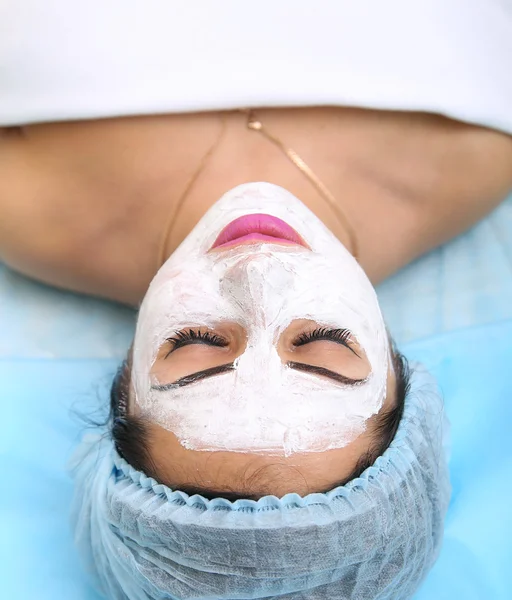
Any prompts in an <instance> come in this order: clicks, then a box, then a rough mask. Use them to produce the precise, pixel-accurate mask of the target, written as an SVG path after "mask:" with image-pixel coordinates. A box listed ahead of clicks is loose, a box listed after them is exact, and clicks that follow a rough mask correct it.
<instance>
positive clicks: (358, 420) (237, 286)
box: [131, 183, 390, 462]
mask: <svg viewBox="0 0 512 600" xmlns="http://www.w3.org/2000/svg"><path fill="white" fill-rule="evenodd" d="M251 215H252V216H251ZM133 351H134V354H133V369H132V385H133V391H134V402H133V403H132V407H131V410H132V412H134V413H136V414H138V415H139V416H143V417H145V418H146V419H147V420H149V421H150V422H151V423H153V424H154V425H155V427H156V428H157V429H156V430H157V431H158V432H159V433H158V435H155V436H154V439H157V438H158V437H159V436H160V437H161V436H162V435H165V432H168V433H169V434H170V438H172V440H173V441H174V442H176V441H177V442H179V444H180V445H181V447H182V448H181V450H180V452H183V451H184V449H185V450H189V451H191V452H192V453H193V454H194V455H197V453H201V452H203V453H212V452H213V453H215V452H223V453H225V452H229V453H237V454H250V455H260V456H262V457H264V456H266V457H269V456H272V457H290V456H292V455H293V454H300V455H301V456H305V455H308V454H311V453H325V452H326V451H330V450H333V449H342V448H347V447H349V446H354V442H355V441H356V440H357V438H359V437H360V436H361V435H362V434H364V432H365V431H366V430H367V427H368V423H369V421H370V420H371V419H372V417H373V416H374V415H376V414H377V413H378V412H379V410H380V409H381V408H382V406H383V404H384V402H385V400H386V387H387V385H389V380H388V375H389V372H388V369H389V364H390V361H389V354H390V349H389V341H388V336H387V332H386V329H385V326H384V323H383V320H382V316H381V313H380V310H379V306H378V302H377V298H376V294H375V292H374V289H373V287H372V285H371V284H370V282H369V281H368V279H367V277H366V275H365V274H364V272H363V271H362V269H361V268H360V267H359V265H358V264H357V262H356V261H355V260H354V259H353V257H352V256H351V255H350V253H349V252H348V251H347V250H346V248H345V247H344V246H343V245H342V244H341V243H340V242H339V241H338V240H337V239H336V238H335V237H334V236H333V235H332V234H331V232H330V231H329V230H328V229H326V227H325V226H324V225H323V224H322V222H321V221H319V220H318V219H317V218H316V217H315V216H314V215H313V214H312V213H311V212H310V211H309V210H308V209H307V208H306V207H305V206H304V205H303V204H302V203H301V202H300V201H299V200H297V199H296V198H295V197H294V196H292V195H291V194H289V193H288V192H286V191H285V190H284V189H282V188H279V187H277V186H274V185H271V184H266V183H252V184H246V185H243V186H239V187H237V188H235V189H233V190H231V191H229V192H228V193H226V194H225V195H224V196H223V197H222V198H221V199H220V200H219V201H218V202H217V203H216V204H215V205H214V206H213V207H212V208H211V209H210V210H209V211H208V212H207V213H206V215H205V216H204V217H203V218H202V219H201V221H200V222H199V223H198V224H197V226H196V227H195V228H194V230H193V231H192V232H191V234H190V235H189V236H188V237H187V238H186V239H185V241H184V242H183V243H182V245H181V246H180V247H179V248H178V249H177V250H176V252H175V253H174V254H173V255H172V256H171V257H170V258H169V260H168V261H167V262H166V263H165V264H164V265H163V267H162V268H161V269H160V271H159V272H158V273H157V275H156V276H155V278H154V279H153V281H152V283H151V285H150V287H149V290H148V292H147V294H146V296H145V298H144V301H143V303H142V306H141V309H140V315H139V319H138V324H137V331H136V336H135V341H134V349H133ZM168 437H169V436H168ZM160 462H161V461H160Z"/></svg>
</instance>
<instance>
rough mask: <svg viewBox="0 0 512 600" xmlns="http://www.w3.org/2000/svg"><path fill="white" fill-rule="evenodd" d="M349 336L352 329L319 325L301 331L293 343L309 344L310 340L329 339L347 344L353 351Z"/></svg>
mask: <svg viewBox="0 0 512 600" xmlns="http://www.w3.org/2000/svg"><path fill="white" fill-rule="evenodd" d="M349 338H350V331H349V330H348V329H328V328H327V327H319V328H318V329H314V330H313V331H309V332H307V333H301V334H300V335H299V337H298V338H297V339H296V340H295V341H294V342H293V345H294V346H304V345H305V344H309V342H316V341H318V340H328V341H330V342H336V343H338V344H341V345H342V346H346V347H347V348H348V349H349V350H352V351H353V349H352V347H351V346H350V345H349V344H348V340H349Z"/></svg>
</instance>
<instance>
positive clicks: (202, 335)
mask: <svg viewBox="0 0 512 600" xmlns="http://www.w3.org/2000/svg"><path fill="white" fill-rule="evenodd" d="M166 341H167V342H169V343H170V344H171V349H170V350H169V352H167V354H166V355H165V357H164V358H167V357H168V356H169V355H170V354H172V353H173V352H175V351H176V350H178V348H183V347H184V346H190V345H191V344H204V345H207V346H217V347H218V348H225V347H226V346H227V345H228V342H227V340H225V339H224V338H223V337H221V336H220V335H217V334H216V333H211V332H210V331H200V330H195V329H188V330H187V329H185V330H183V331H178V332H176V333H175V335H174V336H172V337H169V338H167V339H166Z"/></svg>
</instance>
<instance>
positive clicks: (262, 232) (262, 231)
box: [211, 213, 308, 250]
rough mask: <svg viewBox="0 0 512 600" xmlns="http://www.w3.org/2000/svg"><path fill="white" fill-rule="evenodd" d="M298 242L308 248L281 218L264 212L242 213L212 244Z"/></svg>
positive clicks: (220, 245)
mask: <svg viewBox="0 0 512 600" xmlns="http://www.w3.org/2000/svg"><path fill="white" fill-rule="evenodd" d="M257 242H266V243H285V244H298V245H299V246H304V247H305V248H308V245H307V244H306V242H305V241H304V240H303V239H302V238H301V237H300V235H299V234H298V233H297V232H296V231H295V229H293V228H292V227H290V226H289V225H288V223H285V222H284V221H282V220H281V219H279V218H277V217H272V216H271V215H265V214H259V213H258V214H253V215H244V216H243V217H239V218H238V219H235V220H234V221H231V223H230V224H229V225H227V226H226V227H224V229H223V230H222V231H221V232H220V234H219V236H218V237H217V239H216V240H215V242H214V243H213V246H212V248H211V249H212V250H213V249H214V248H220V247H222V246H235V245H238V244H243V243H257Z"/></svg>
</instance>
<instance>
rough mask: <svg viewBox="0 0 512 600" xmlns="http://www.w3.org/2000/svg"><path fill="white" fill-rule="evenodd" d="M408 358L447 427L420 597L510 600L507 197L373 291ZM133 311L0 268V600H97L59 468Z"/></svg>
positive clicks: (96, 399) (93, 410)
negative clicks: (430, 386)
mask: <svg viewBox="0 0 512 600" xmlns="http://www.w3.org/2000/svg"><path fill="white" fill-rule="evenodd" d="M379 293H380V297H381V300H382V305H383V309H384V313H385V315H386V317H387V320H388V323H389V324H390V329H391V332H392V333H393V335H394V336H395V337H396V338H397V339H398V341H399V343H400V345H401V348H402V350H403V351H404V352H405V354H406V355H407V356H408V357H409V358H411V359H416V360H420V361H421V362H423V363H424V364H425V365H426V366H427V367H428V368H429V369H431V370H432V372H433V373H434V375H435V376H436V377H437V378H438V381H439V383H440V386H441V389H442V390H443V392H444V395H445V399H446V407H447V412H448V415H449V417H450V420H451V423H452V456H451V461H450V470H451V475H452V483H453V489H454V491H453V497H452V502H451V505H450V509H449V512H448V518H447V522H446V534H445V541H444V546H443V550H442V552H441V557H440V559H439V561H438V563H437V564H436V566H435V567H434V569H433V570H432V572H431V573H430V575H429V577H428V579H427V581H426V582H425V584H424V585H423V586H422V588H421V589H420V591H419V592H418V594H417V597H416V600H459V599H462V598H464V600H510V599H512V582H511V581H510V566H511V565H512V509H511V506H512V504H511V500H510V498H512V451H511V450H510V441H509V440H510V432H511V430H512V425H511V423H512V402H511V398H512V380H511V378H510V375H509V373H510V367H511V365H512V343H511V339H512V199H510V200H509V201H508V202H507V203H505V204H503V205H502V206H501V207H500V208H499V209H498V210H497V211H495V213H494V214H493V215H491V216H490V217H488V218H487V219H486V220H485V221H484V222H482V223H481V224H479V225H478V226H477V227H476V228H474V229H473V230H472V231H470V232H468V233H467V234H465V235H464V236H462V237H460V238H458V239H457V240H455V241H454V242H452V243H450V244H448V245H447V246H445V247H443V248H441V249H439V250H437V251H435V252H433V253H431V254H429V255H428V256H426V257H424V258H423V259H420V260H419V261H416V263H414V264H413V265H411V266H410V267H408V268H407V269H404V270H403V271H402V272H401V273H399V274H398V275H396V276H395V277H393V278H392V279H390V280H389V281H388V282H386V283H385V284H384V285H383V286H381V288H380V290H379ZM133 323H134V314H133V312H132V311H130V310H129V309H126V308H122V307H118V306H116V305H113V304H109V303H104V302H100V301H98V300H94V299H87V298H80V297H77V296H74V295H73V294H68V293H64V292H60V291H58V290H53V289H51V288H47V287H46V286H42V285H39V284H36V283H33V282H30V281H28V280H26V279H24V278H22V277H20V276H18V275H15V274H13V273H11V272H9V271H8V270H6V269H4V268H1V267H0V381H1V384H2V386H1V390H2V391H1V403H2V425H3V427H2V435H1V436H0V463H1V464H0V467H1V473H2V474H3V480H2V485H1V488H0V489H1V493H0V531H1V538H0V539H1V542H2V543H1V545H0V558H1V560H0V581H1V582H2V583H1V586H0V589H1V593H0V597H1V598H2V600H3V599H4V598H5V599H6V600H29V599H30V600H32V599H37V600H50V599H51V600H61V599H62V600H70V599H72V600H97V598H98V596H97V595H96V594H95V592H94V591H93V590H92V589H91V587H90V584H89V582H88V578H87V576H86V575H85V574H84V573H83V571H82V568H81V566H80V564H79V561H78V556H77V554H76V552H75V550H74V547H73V541H72V539H71V533H70V529H69V526H68V512H69V504H70V499H71V491H72V488H71V481H70V479H69V478H68V475H67V473H66V470H65V466H66V463H67V460H68V458H69V456H70V454H71V452H72V449H73V448H74V447H75V445H76V443H77V441H78V439H79V437H80V436H81V434H82V433H83V431H84V428H85V425H84V422H83V421H82V420H81V418H80V416H79V415H80V414H82V415H86V416H89V417H92V418H95V417H98V418H100V417H101V412H102V411H101V410H100V409H99V407H101V406H105V404H106V403H107V396H108V388H109V386H110V382H111V378H112V376H113V373H114V371H115V369H116V367H117V365H118V363H119V361H120V359H121V357H122V355H123V353H124V352H125V350H126V348H127V347H128V344H129V341H130V336H131V334H132V331H133Z"/></svg>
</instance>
